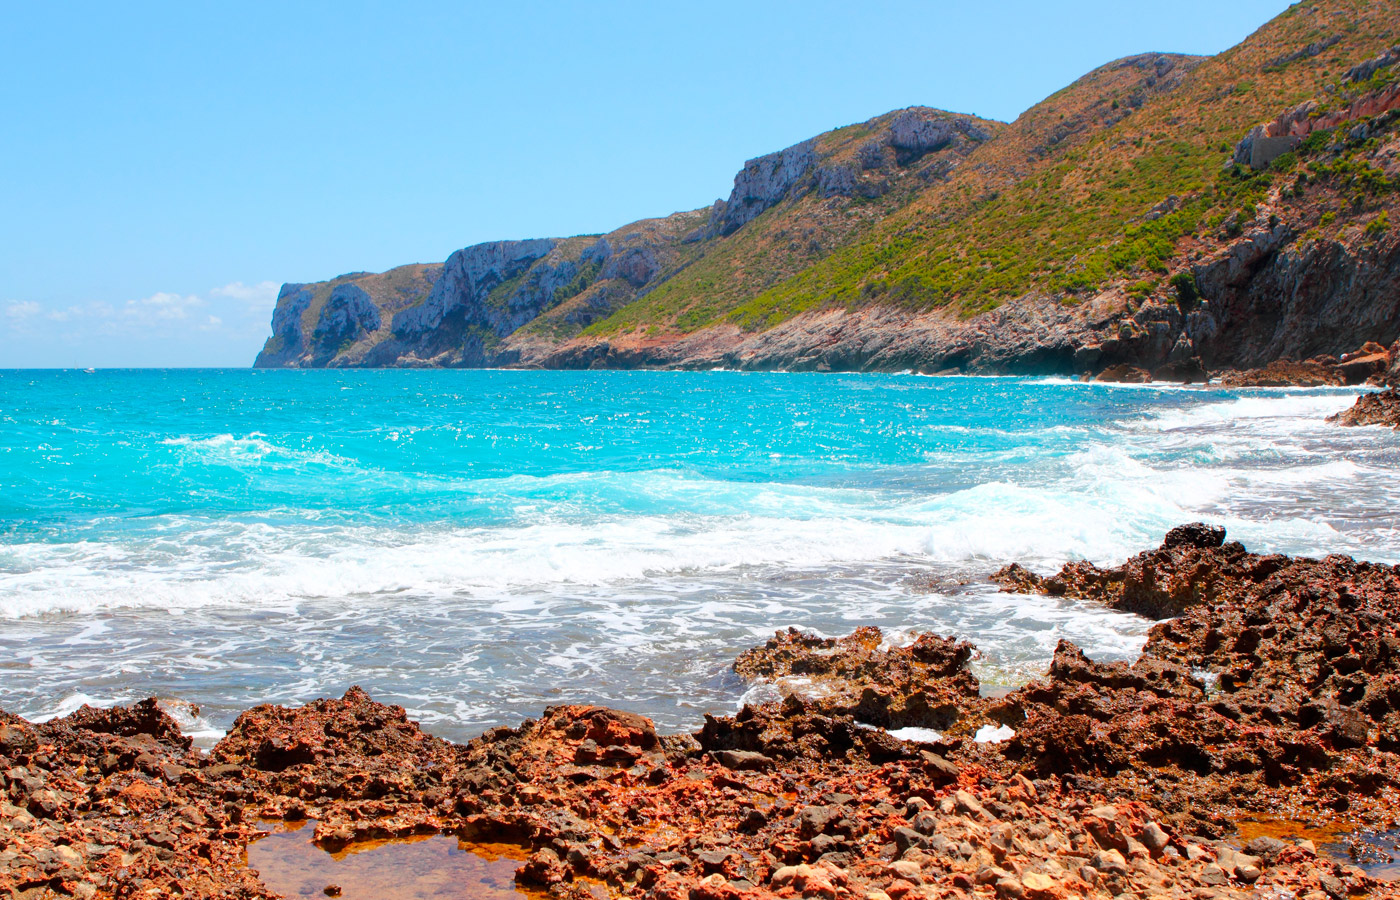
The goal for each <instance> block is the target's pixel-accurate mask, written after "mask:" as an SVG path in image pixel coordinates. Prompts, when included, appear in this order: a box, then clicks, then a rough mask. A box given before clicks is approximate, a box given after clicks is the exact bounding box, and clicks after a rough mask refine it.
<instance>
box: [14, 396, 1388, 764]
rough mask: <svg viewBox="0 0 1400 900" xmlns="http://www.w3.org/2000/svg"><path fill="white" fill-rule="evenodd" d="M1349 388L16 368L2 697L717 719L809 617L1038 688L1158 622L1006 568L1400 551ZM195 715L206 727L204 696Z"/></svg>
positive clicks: (1383, 478) (465, 733) (437, 723)
mask: <svg viewBox="0 0 1400 900" xmlns="http://www.w3.org/2000/svg"><path fill="white" fill-rule="evenodd" d="M1355 395H1356V391H1355V390H1332V389H1326V390H1253V391H1224V390H1213V389H1202V388H1182V387H1175V386H1150V385H1149V386H1108V385H1087V384H1078V383H1074V382H1069V381H1061V380H1032V379H1009V378H1008V379H979V378H925V377H918V376H912V375H815V374H813V375H806V374H748V373H730V372H707V373H677V372H477V371H367V372H334V371H308V372H299V371H246V370H237V371H235V370H204V371H198V370H196V371H188V370H181V371H150V370H147V371H103V372H97V373H83V372H72V371H13V370H11V371H3V372H0V707H2V708H4V709H6V710H9V711H12V712H16V713H19V714H21V715H25V716H28V717H30V718H43V717H46V716H53V715H57V714H62V713H64V712H67V711H69V710H71V709H74V708H76V707H77V706H78V705H80V704H82V703H85V702H86V703H93V704H97V705H108V704H112V703H116V702H126V701H131V700H135V699H139V698H142V697H146V696H152V695H155V696H159V697H162V698H165V699H166V700H168V701H170V703H171V706H172V708H174V709H176V710H177V711H179V712H180V713H181V717H182V721H183V723H184V725H185V727H186V728H187V729H188V730H190V731H191V732H192V733H195V734H197V735H199V736H200V737H201V738H202V739H203V740H204V741H205V742H207V741H209V740H212V739H213V738H214V737H216V736H217V735H218V734H219V733H221V732H222V731H223V730H224V729H226V728H227V727H228V725H229V723H230V722H231V721H232V719H233V717H234V716H235V715H236V714H237V713H238V712H239V711H241V710H242V709H245V708H247V707H249V706H251V705H254V704H257V703H263V702H278V703H299V702H304V701H307V700H310V699H313V698H315V697H318V696H328V695H339V694H340V693H342V692H343V691H344V690H345V689H346V688H347V687H348V686H349V685H351V684H359V685H361V686H363V687H364V688H365V689H367V690H368V691H370V692H371V694H372V695H374V696H375V697H376V698H378V699H381V700H384V701H389V702H394V703H400V704H402V705H404V706H405V707H407V708H408V709H409V711H410V712H411V714H412V715H413V716H415V717H416V718H418V719H420V720H421V721H423V722H424V723H425V724H426V726H427V727H428V728H429V729H430V730H432V731H433V732H435V733H437V734H440V735H443V736H445V737H448V738H452V739H458V740H460V739H465V738H468V737H471V736H472V735H474V734H477V733H480V732H481V731H482V730H484V729H485V728H487V727H490V726H493V725H497V724H513V723H515V722H518V721H519V720H520V719H522V718H524V717H527V716H531V715H537V714H538V713H539V712H540V711H541V710H542V709H543V708H544V707H545V706H547V705H549V704H553V703H560V702H602V703H607V704H611V705H614V706H619V707H623V708H627V709H633V710H636V711H639V712H642V713H644V714H646V715H650V716H652V717H654V718H655V719H656V720H657V721H658V723H659V724H660V725H662V726H663V727H666V728H681V727H693V726H695V725H696V724H697V723H698V722H699V720H700V718H701V716H702V714H703V713H705V712H729V711H732V710H733V709H734V708H735V705H736V703H737V702H738V700H739V698H740V696H741V694H742V692H743V691H744V685H742V684H740V683H739V682H738V681H737V679H736V678H735V677H734V676H733V675H732V673H730V672H729V670H728V666H729V663H730V662H731V661H732V659H733V657H734V656H735V655H736V654H737V653H739V652H740V651H742V650H744V649H745V648H747V647H749V646H752V645H754V644H756V643H759V642H761V641H762V640H764V639H765V638H766V637H768V636H770V635H771V634H772V632H773V631H774V630H776V629H779V628H786V627H788V626H790V625H795V626H799V627H802V628H806V629H813V630H816V631H818V632H820V633H823V634H830V635H838V634H843V633H846V632H848V631H850V630H851V629H853V628H854V627H856V626H857V625H860V624H866V623H870V624H876V625H880V626H881V627H883V628H885V629H886V630H887V631H888V632H889V634H890V636H891V639H892V640H896V641H898V640H901V639H904V638H905V636H907V635H908V634H909V633H910V632H912V631H918V630H933V631H936V632H938V633H940V634H952V635H957V636H960V637H964V638H967V639H970V640H972V641H973V642H974V643H976V644H977V646H978V647H979V648H980V651H981V655H980V657H979V658H978V659H977V660H976V662H975V666H976V668H977V670H978V672H979V674H980V675H981V677H982V678H983V680H984V682H985V683H988V684H990V685H1002V686H1005V685H1012V684H1016V683H1020V682H1022V681H1024V680H1026V679H1027V678H1029V677H1031V676H1032V675H1034V674H1036V673H1037V672H1039V671H1043V669H1044V667H1045V665H1046V664H1047V663H1048V661H1049V658H1050V655H1051V653H1052V651H1053V649H1054V646H1055V644H1056V642H1057V641H1058V640H1059V639H1060V638H1061V637H1068V638H1070V639H1071V640H1074V641H1075V642H1077V643H1079V644H1080V645H1081V646H1083V647H1084V648H1085V650H1086V651H1087V652H1088V653H1089V654H1090V655H1091V656H1094V657H1097V658H1102V659H1118V658H1131V657H1132V656H1134V655H1135V654H1136V653H1137V652H1138V651H1139V650H1140V648H1141V645H1142V641H1143V639H1144V636H1145V633H1146V629H1147V623H1146V622H1144V621H1142V620H1140V619H1138V618H1137V617H1134V616H1131V615H1125V614H1119V613H1113V612H1109V611H1105V610H1103V609H1099V608H1095V607H1094V606H1092V605H1090V604H1084V603H1078V602H1070V601H1061V600H1054V599H1050V598H1044V597H1028V596H1016V595H1009V594H1002V593H998V592H997V591H996V590H995V589H994V588H993V587H992V586H991V585H989V584H988V583H987V581H986V576H987V575H988V574H989V573H991V572H993V571H995V570H996V569H997V568H999V567H1000V566H1002V565H1004V564H1005V563H1007V562H1010V561H1013V560H1014V561H1020V562H1022V563H1024V564H1026V565H1029V566H1030V567H1032V568H1033V569H1036V570H1039V571H1042V572H1049V571H1052V570H1053V569H1055V568H1056V567H1058V566H1059V565H1060V564H1062V563H1063V562H1065V561H1066V560H1069V559H1073V558H1088V559H1091V560H1094V561H1096V562H1100V563H1112V562H1117V561H1120V560H1121V559H1123V558H1125V557H1126V556H1128V555H1130V554H1132V553H1135V552H1137V551H1139V550H1142V549H1146V548H1148V547H1151V546H1155V545H1156V544H1157V543H1158V542H1159V541H1160V539H1161V537H1162V535H1163V533H1164V532H1165V531H1166V530H1167V529H1168V528H1170V527H1172V526H1174V525H1177V524H1180V523H1182V522H1186V521H1191V520H1196V519H1205V520H1208V521H1212V522H1217V523H1220V524H1224V525H1225V526H1226V527H1227V528H1228V529H1229V531H1230V535H1231V537H1232V538H1236V539H1239V540H1242V541H1244V542H1245V543H1246V545H1248V546H1249V547H1251V548H1253V549H1259V550H1268V551H1281V552H1288V553H1303V554H1311V555H1321V554H1326V553H1332V552H1343V553H1351V554H1354V555H1356V556H1359V557H1363V558H1368V559H1373V560H1379V561H1387V562H1396V561H1400V524H1398V523H1397V520H1396V517H1395V514H1394V511H1395V510H1396V509H1397V508H1400V483H1398V480H1397V479H1395V478H1394V473H1395V471H1396V466H1397V462H1400V438H1397V436H1396V435H1395V434H1394V433H1393V432H1390V431H1388V430H1384V429H1377V428H1361V429H1342V428H1337V427H1335V426H1331V425H1328V424H1327V423H1326V422H1324V421H1323V419H1324V417H1325V416H1326V415H1328V414H1330V413H1333V412H1336V411H1338V410H1341V409H1344V408H1346V407H1347V406H1348V405H1350V403H1351V402H1352V400H1353V399H1354V397H1355ZM189 704H193V705H196V706H197V707H198V708H199V712H198V714H197V715H196V714H195V713H194V712H193V710H192V709H191V708H190V707H189Z"/></svg>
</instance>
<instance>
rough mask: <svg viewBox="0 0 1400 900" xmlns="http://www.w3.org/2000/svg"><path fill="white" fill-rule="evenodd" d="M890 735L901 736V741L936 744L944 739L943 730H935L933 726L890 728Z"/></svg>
mask: <svg viewBox="0 0 1400 900" xmlns="http://www.w3.org/2000/svg"><path fill="white" fill-rule="evenodd" d="M890 737H893V738H899V739H900V740H901V741H912V742H914V743H920V744H936V743H938V742H939V741H941V740H943V732H941V731H935V730H934V729H932V728H919V727H917V726H913V725H911V726H909V727H908V728H892V729H890Z"/></svg>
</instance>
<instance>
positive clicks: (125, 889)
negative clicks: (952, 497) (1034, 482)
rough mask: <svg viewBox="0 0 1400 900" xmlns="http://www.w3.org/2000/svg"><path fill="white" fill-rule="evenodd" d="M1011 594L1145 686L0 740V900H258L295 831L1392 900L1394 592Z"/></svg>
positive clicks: (878, 887) (1228, 566)
mask: <svg viewBox="0 0 1400 900" xmlns="http://www.w3.org/2000/svg"><path fill="white" fill-rule="evenodd" d="M996 580H997V581H998V582H1000V583H1001V584H1002V585H1003V586H1004V588H1005V589H1007V590H1014V591H1020V592H1026V591H1038V592H1046V593H1051V594H1057V595H1068V596H1075V597H1081V598H1085V602H1092V603H1105V604H1108V605H1110V606H1113V607H1115V608H1117V609H1123V610H1129V611H1132V612H1135V613H1138V614H1141V615H1144V616H1147V617H1149V618H1152V619H1155V620H1158V624H1157V625H1156V626H1155V627H1154V628H1153V629H1152V631H1151V633H1150V636H1149V638H1148V640H1147V643H1146V646H1145V648H1144V650H1143V652H1142V655H1141V657H1140V658H1139V659H1138V660H1137V661H1135V662H1133V663H1131V664H1130V663H1126V662H1117V663H1098V662H1094V661H1093V660H1092V659H1090V658H1089V657H1088V656H1086V654H1085V653H1084V652H1083V651H1082V650H1081V649H1080V648H1078V647H1075V646H1074V645H1072V644H1070V643H1068V642H1061V644H1060V646H1059V648H1058V649H1057V650H1056V652H1055V657H1054V662H1053V663H1052V665H1051V666H1050V669H1049V670H1048V671H1047V672H1046V673H1045V674H1044V675H1043V676H1042V677H1040V678H1037V679H1035V680H1034V681H1032V682H1031V683H1029V684H1027V685H1025V686H1023V687H1020V688H1018V689H1016V690H1013V691H1011V692H1010V693H1009V694H1005V695H1003V696H996V697H992V696H984V692H983V691H981V690H980V689H979V684H978V681H977V678H976V676H975V675H974V674H973V672H972V671H971V669H970V668H969V663H970V662H971V660H972V659H973V657H974V654H975V652H976V651H975V648H974V647H972V646H971V645H970V644H967V643H965V642H959V641H955V640H950V639H946V638H942V637H938V636H936V635H932V634H924V635H920V636H917V637H916V639H914V640H912V642H910V643H907V644H905V645H891V643H890V642H889V641H887V640H886V639H885V637H884V636H883V635H882V634H881V633H880V632H879V631H878V630H876V629H873V628H861V629H858V630H857V631H855V632H854V633H853V634H851V635H849V636H847V637H844V638H841V639H830V638H818V637H814V636H811V635H805V634H801V633H798V632H795V631H785V632H779V633H778V634H777V635H776V636H775V637H774V638H773V639H772V640H770V641H768V642H767V643H766V644H765V645H764V646H762V647H758V648H754V649H753V650H750V651H748V652H746V653H744V654H743V655H742V656H741V657H740V658H739V659H738V660H737V661H736V663H735V669H736V671H737V672H739V673H740V674H741V675H742V676H744V677H745V678H748V679H751V680H754V681H758V680H762V681H763V682H765V683H767V684H768V685H770V687H771V689H772V690H773V691H774V692H775V696H774V697H773V698H772V699H770V700H769V702H766V703H763V704H761V705H757V706H746V707H745V708H743V709H742V710H741V711H740V712H738V713H737V714H736V715H734V716H712V717H707V718H706V720H705V722H704V725H703V727H701V728H700V729H699V730H698V731H697V732H695V733H693V734H658V733H657V731H656V729H655V728H654V727H653V725H652V723H651V722H650V721H649V720H648V719H645V718H643V717H641V716H638V715H635V714H632V713H627V712H622V711H618V710H612V709H605V708H601V707H595V706H558V707H552V708H550V709H547V710H545V711H544V713H543V714H542V716H541V717H540V718H539V719H537V720H529V721H526V722H524V723H522V724H521V725H520V726H518V727H515V728H505V727H503V728H497V729H493V730H491V731H488V732H487V733H486V734H483V735H482V736H480V737H478V738H476V739H474V740H472V741H470V742H468V743H466V744H463V745H458V744H452V743H449V742H447V741H444V740H441V739H438V738H435V737H433V736H431V735H429V734H427V733H425V732H424V731H422V730H421V729H420V728H419V727H418V726H417V725H416V724H415V723H413V722H412V721H410V720H409V719H408V718H407V716H406V715H405V713H404V711H403V709H401V708H399V707H392V706H385V705H382V704H379V703H376V702H374V701H373V700H372V699H371V698H370V697H369V696H367V695H366V694H365V693H364V692H363V691H361V690H359V689H356V688H352V689H351V690H350V691H349V692H348V693H347V694H346V695H345V696H344V697H342V698H340V699H327V700H318V701H315V702H313V703H310V704H308V705H306V706H304V707H299V708H283V707H275V706H260V707H257V708H254V709H251V710H248V711H247V712H245V713H244V714H243V715H241V716H240V717H239V718H238V719H237V721H236V722H235V723H234V724H233V726H232V728H231V729H230V731H229V733H228V735H227V736H226V737H224V738H223V739H222V740H221V741H220V742H219V743H218V744H217V745H216V746H215V747H214V748H213V749H212V750H211V751H210V752H208V753H207V754H203V753H200V752H198V751H196V750H193V749H191V746H190V742H189V740H188V739H187V738H185V737H182V736H181V735H180V733H179V731H178V729H177V728H176V726H175V723H174V722H173V721H172V720H171V719H170V718H169V717H168V716H167V715H166V714H165V713H164V712H163V711H162V710H161V708H160V706H159V704H157V703H156V702H155V701H153V700H152V701H146V702H143V703H140V704H137V705H135V706H132V707H120V708H113V709H107V710H97V709H91V708H83V709H81V710H79V711H78V712H76V713H73V714H72V715H70V716H67V717H64V718H61V719H56V720H53V721H50V722H46V723H44V724H32V723H29V722H26V721H24V720H21V719H19V718H16V717H14V716H4V717H3V721H2V722H0V757H3V759H0V788H2V789H3V800H0V894H8V895H10V896H20V897H60V896H73V897H102V898H106V897H116V898H126V897H171V896H184V897H240V898H260V897H261V898H271V897H274V896H277V895H276V894H274V893H273V892H272V890H271V889H270V888H269V887H267V886H266V885H264V884H263V883H262V882H261V881H260V880H259V878H258V875H257V873H256V872H255V871H253V870H252V869H250V868H249V867H248V865H247V862H246V859H245V848H246V847H247V846H248V844H249V843H250V842H252V841H256V840H257V839H258V838H259V836H260V834H261V833H262V831H263V830H265V829H266V828H268V827H269V826H268V824H267V821H268V820H277V821H284V822H285V821H290V822H301V821H303V820H311V821H312V822H314V826H308V827H314V833H315V838H316V841H317V842H318V844H319V845H320V846H321V847H323V848H325V849H326V850H329V851H343V850H346V849H354V848H355V847H357V846H363V845H364V844H365V842H368V841H377V840H386V839H388V840H392V839H397V838H406V837H411V836H417V835H425V834H446V835H453V836H456V837H458V838H460V839H462V840H464V841H469V842H483V843H491V844H502V843H505V844H511V845H514V846H516V847H518V848H519V849H518V856H519V858H520V865H519V869H518V872H517V875H516V879H517V881H518V882H519V883H520V884H521V885H522V887H524V888H528V889H529V890H532V891H548V892H549V893H550V894H552V895H554V896H557V897H561V898H563V897H568V898H590V900H600V898H606V897H614V896H630V897H645V898H654V900H743V898H760V897H769V896H775V897H798V896H801V897H820V898H827V900H836V898H842V897H854V898H860V900H887V898H888V900H923V898H937V897H973V896H985V897H992V896H995V897H998V898H1015V900H1020V898H1036V900H1039V898H1067V897H1151V896H1158V897H1180V898H1204V897H1269V898H1285V897H1295V898H1308V900H1325V898H1331V900H1344V898H1347V897H1351V896H1362V895H1366V896H1400V888H1397V887H1396V886H1395V884H1394V883H1393V882H1387V881H1382V880H1378V879H1376V878H1374V877H1372V876H1370V875H1368V874H1367V873H1366V871H1365V869H1364V868H1362V867H1361V866H1358V865H1357V864H1355V863H1356V862H1360V863H1363V864H1369V863H1370V862H1373V861H1375V858H1376V854H1377V853H1379V852H1381V851H1378V850H1376V849H1375V848H1374V846H1373V845H1372V844H1371V843H1368V841H1367V840H1366V835H1367V834H1368V833H1375V832H1384V831H1386V830H1389V829H1395V828H1396V827H1397V824H1400V823H1397V809H1400V805H1397V801H1400V791H1397V788H1400V630H1397V625H1396V622H1397V615H1396V613H1397V603H1400V570H1397V569H1396V568H1395V567H1391V566H1384V565H1375V564H1371V563H1364V562H1357V561H1355V560H1353V559H1351V558H1349V557H1343V556H1330V557H1326V558H1324V559H1321V560H1313V559H1302V558H1289V557H1285V556H1278V555H1260V554H1255V553H1250V552H1248V551H1247V550H1246V549H1245V548H1244V547H1242V546H1240V545H1239V544H1238V543H1232V542H1227V541H1226V540H1225V534H1224V532H1223V530H1221V529H1218V528H1211V527H1208V526H1204V525H1189V526H1183V527H1181V528H1178V529H1175V530H1173V531H1172V532H1171V533H1170V534H1168V535H1167V537H1166V540H1165V541H1164V543H1163V544H1162V546H1161V547H1159V548H1157V549H1155V550H1152V551H1149V552H1146V553H1142V554H1139V555H1138V556H1136V557H1134V558H1132V559H1131V560H1128V561H1127V562H1126V563H1124V564H1123V565H1122V566H1119V567H1116V568H1107V569H1104V568H1098V567H1096V566H1093V565H1090V564H1087V563H1073V564H1070V565H1067V566H1065V567H1064V569H1063V570H1062V571H1061V572H1059V573H1058V574H1056V575H1053V576H1049V577H1046V576H1041V575H1037V574H1035V573H1032V572H1029V571H1027V570H1026V569H1024V568H1022V567H1019V566H1009V567H1007V568H1006V569H1003V570H1002V571H1000V572H998V573H997V575H996ZM901 729H903V730H901ZM1321 835H1333V836H1335V838H1334V839H1335V840H1337V841H1340V842H1343V843H1346V842H1347V841H1351V847H1352V850H1353V853H1354V854H1355V855H1356V859H1355V860H1353V859H1351V858H1346V857H1345V855H1344V854H1343V858H1338V857H1337V856H1329V855H1327V854H1326V853H1324V852H1323V850H1324V848H1322V847H1320V846H1319V845H1318V843H1317V842H1316V841H1315V840H1313V839H1312V838H1317V837H1319V836H1321ZM339 890H340V888H339V886H335V885H327V886H326V894H327V895H329V896H335V895H337V894H338V892H339Z"/></svg>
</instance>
